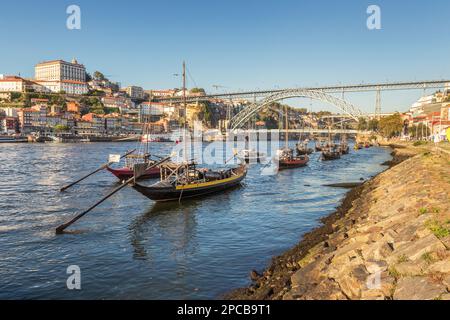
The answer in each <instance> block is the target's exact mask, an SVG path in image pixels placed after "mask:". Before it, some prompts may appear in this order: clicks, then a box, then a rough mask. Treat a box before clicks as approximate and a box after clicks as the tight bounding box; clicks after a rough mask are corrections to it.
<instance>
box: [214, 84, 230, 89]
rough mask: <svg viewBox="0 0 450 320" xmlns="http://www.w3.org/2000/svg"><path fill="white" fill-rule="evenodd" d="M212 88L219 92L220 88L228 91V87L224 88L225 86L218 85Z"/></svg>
mask: <svg viewBox="0 0 450 320" xmlns="http://www.w3.org/2000/svg"><path fill="white" fill-rule="evenodd" d="M212 87H213V88H214V89H216V91H218V90H219V89H220V88H223V89H226V88H227V87H224V86H221V85H218V84H213V85H212Z"/></svg>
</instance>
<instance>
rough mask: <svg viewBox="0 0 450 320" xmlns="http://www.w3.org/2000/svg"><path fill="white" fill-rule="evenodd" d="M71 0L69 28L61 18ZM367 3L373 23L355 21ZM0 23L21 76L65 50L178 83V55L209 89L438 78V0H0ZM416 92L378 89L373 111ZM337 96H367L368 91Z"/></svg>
mask: <svg viewBox="0 0 450 320" xmlns="http://www.w3.org/2000/svg"><path fill="white" fill-rule="evenodd" d="M71 4H76V5H78V6H80V7H81V13H82V16H81V23H82V24H81V28H82V29H81V30H68V29H67V28H66V19H67V17H68V15H67V14H66V8H67V6H69V5H71ZM370 4H376V5H379V6H380V8H381V21H382V30H374V31H370V30H368V29H367V27H366V20H367V17H368V15H367V13H366V9H367V7H368V6H369V5H370ZM0 30H2V40H1V45H0V74H2V73H3V74H18V73H20V74H21V75H22V76H24V77H32V76H33V74H34V69H33V67H34V65H35V64H36V63H37V62H39V61H44V60H50V59H65V60H70V59H72V58H73V57H76V58H77V59H78V61H79V62H80V63H83V64H85V65H86V67H87V69H88V71H89V72H93V71H95V70H100V71H102V72H103V73H104V74H106V75H107V76H110V78H111V79H112V80H114V81H118V82H120V83H121V84H122V85H123V86H126V85H130V84H135V85H140V86H143V87H144V88H146V89H155V88H172V87H179V86H180V79H179V78H177V77H175V76H174V75H173V74H174V73H179V72H180V69H181V63H182V61H183V60H186V62H187V64H188V68H189V71H190V74H191V75H192V78H193V80H195V84H196V85H197V86H200V87H204V88H205V89H206V90H207V91H209V92H214V91H215V89H214V88H213V87H212V85H221V86H224V87H226V89H222V90H227V91H236V90H251V89H257V88H259V89H270V88H278V87H280V88H284V87H296V86H316V85H327V84H338V83H345V84H354V83H360V82H365V83H369V82H378V81H403V80H422V79H430V80H432V79H442V78H450V41H449V36H450V1H448V0H433V1H423V0H422V1H419V0H409V1H407V0H395V1H392V0H372V1H365V0H343V1H335V0H329V1H325V0H316V1H312V0H311V1H305V0H292V1H283V0H278V1H275V0H274V1H263V0H259V1H257V0H222V1H216V0H205V1H203V0H199V1H194V0H184V1H178V0H171V1H162V0H159V1H152V0H150V1H149V0H146V1H144V0H142V1H137V0H128V1H112V0H110V1H104V0H95V1H92V0H91V1H85V0H71V1H65V0H63V1H61V0H59V1H58V0H40V1H35V0H25V1H2V3H1V6H0ZM189 82H190V83H189V85H190V86H194V81H192V80H191V79H189ZM422 93H423V92H417V91H411V92H393V93H386V94H384V95H383V111H393V110H405V109H407V107H408V105H409V104H410V103H411V102H413V101H414V100H416V99H417V98H418V97H419V96H420V95H421V94H422ZM348 99H349V100H350V101H351V102H354V103H355V104H358V105H359V106H360V107H361V108H362V109H364V110H366V111H372V110H373V108H374V104H375V95H374V94H363V95H361V94H359V95H358V94H354V95H349V96H348ZM295 103H297V104H299V105H301V104H305V103H307V104H309V101H308V102H306V101H297V102H295Z"/></svg>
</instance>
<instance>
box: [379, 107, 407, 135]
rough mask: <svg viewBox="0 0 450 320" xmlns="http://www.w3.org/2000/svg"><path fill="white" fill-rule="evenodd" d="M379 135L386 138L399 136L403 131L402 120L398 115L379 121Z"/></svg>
mask: <svg viewBox="0 0 450 320" xmlns="http://www.w3.org/2000/svg"><path fill="white" fill-rule="evenodd" d="M378 127H379V130H380V133H381V134H382V135H383V136H384V137H386V138H392V137H395V136H399V135H400V134H401V132H402V130H403V120H402V117H401V116H400V114H399V113H396V114H393V115H391V116H389V117H384V118H381V119H380V122H379V125H378Z"/></svg>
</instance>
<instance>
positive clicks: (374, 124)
mask: <svg viewBox="0 0 450 320" xmlns="http://www.w3.org/2000/svg"><path fill="white" fill-rule="evenodd" d="M378 126H379V121H378V120H377V119H371V120H369V123H368V124H367V129H368V130H369V131H378Z"/></svg>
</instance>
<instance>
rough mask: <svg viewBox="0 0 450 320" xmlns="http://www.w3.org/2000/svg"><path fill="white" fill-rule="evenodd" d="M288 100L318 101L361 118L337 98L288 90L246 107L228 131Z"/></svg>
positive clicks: (358, 113) (355, 108) (347, 103)
mask: <svg viewBox="0 0 450 320" xmlns="http://www.w3.org/2000/svg"><path fill="white" fill-rule="evenodd" d="M289 98H311V99H314V100H319V101H322V102H326V103H329V104H332V105H334V106H336V107H337V108H338V109H340V110H341V111H342V112H344V113H345V114H347V115H349V116H350V117H352V118H353V119H354V120H356V121H358V119H359V118H360V117H363V116H364V114H363V112H362V111H361V110H360V109H359V108H358V107H356V106H355V105H353V104H351V103H349V102H347V101H345V100H343V99H340V98H337V97H335V96H333V95H330V94H328V93H325V92H323V91H319V90H308V89H290V90H285V91H282V92H277V93H275V94H272V95H270V96H268V97H266V98H264V99H263V100H261V101H258V102H255V103H253V104H251V105H249V106H248V107H245V108H244V109H243V110H242V111H241V112H239V113H238V114H237V115H235V116H234V117H233V119H231V121H230V129H231V130H233V131H234V130H236V129H238V128H240V127H242V126H243V125H244V124H245V123H246V122H247V121H248V120H250V118H251V117H252V116H254V115H255V114H256V113H257V112H259V111H260V110H261V109H264V108H266V107H267V106H269V105H270V104H272V103H274V102H277V101H280V100H284V99H289Z"/></svg>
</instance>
